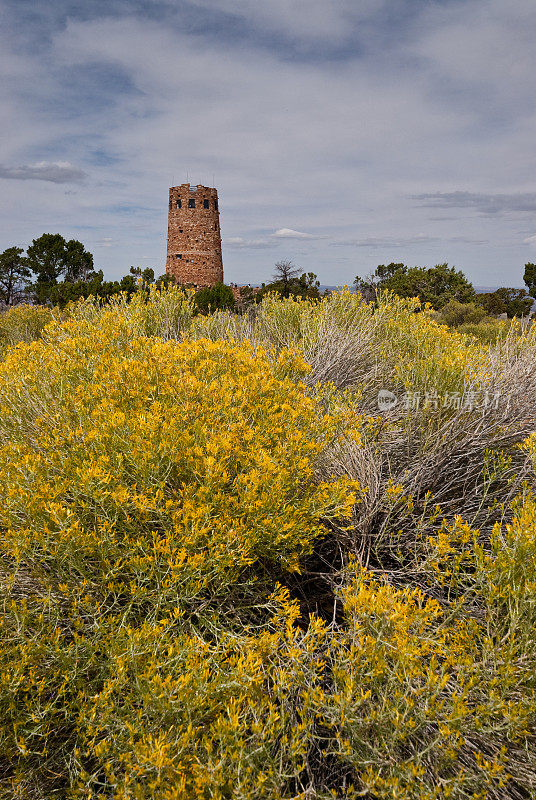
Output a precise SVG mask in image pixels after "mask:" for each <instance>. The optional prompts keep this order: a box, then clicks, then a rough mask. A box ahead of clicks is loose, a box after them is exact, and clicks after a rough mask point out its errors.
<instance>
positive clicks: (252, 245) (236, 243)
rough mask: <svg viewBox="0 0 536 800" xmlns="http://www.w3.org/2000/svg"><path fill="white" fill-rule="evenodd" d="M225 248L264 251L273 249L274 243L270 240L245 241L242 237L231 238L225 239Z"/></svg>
mask: <svg viewBox="0 0 536 800" xmlns="http://www.w3.org/2000/svg"><path fill="white" fill-rule="evenodd" d="M222 244H223V247H224V248H225V247H228V248H230V249H234V250H259V249H260V250H264V249H265V248H266V247H273V242H270V241H269V240H268V239H243V238H242V236H229V237H227V238H225V239H223V242H222Z"/></svg>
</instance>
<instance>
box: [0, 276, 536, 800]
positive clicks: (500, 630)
mask: <svg viewBox="0 0 536 800" xmlns="http://www.w3.org/2000/svg"><path fill="white" fill-rule="evenodd" d="M67 313H68V318H67V319H66V321H64V322H63V323H61V324H60V323H58V322H54V321H52V322H51V323H50V324H49V325H48V326H47V327H46V328H44V329H43V330H42V331H40V334H41V335H42V338H40V339H39V340H37V341H33V342H31V343H28V344H24V343H19V344H18V345H16V346H15V347H13V348H11V349H10V350H9V351H8V352H7V354H6V357H5V360H4V361H3V362H1V363H0V596H1V598H2V613H1V616H0V642H1V644H0V797H6V798H12V797H13V798H19V799H20V800H37V799H39V800H41V798H43V800H44V799H45V798H46V800H49V799H50V800H54V798H56V799H57V800H69V799H70V800H74V799H75V798H76V799H77V800H96V799H97V798H102V800H162V799H163V800H190V799H191V798H206V800H208V799H209V798H215V799H216V800H273V799H274V798H275V799H276V800H277V798H281V800H298V799H299V800H307V799H308V798H313V797H314V798H320V800H328V798H331V799H332V798H341V800H342V798H350V799H351V798H358V797H364V798H367V800H441V799H442V798H455V800H505V799H506V798H507V799H508V800H520V799H523V800H524V799H525V798H529V797H532V796H535V795H536V766H535V765H536V747H535V744H534V743H535V741H536V695H535V692H536V681H535V678H534V676H535V675H536V647H535V636H534V630H535V623H536V535H535V531H536V502H535V501H534V498H533V489H534V480H535V473H534V463H533V461H534V452H536V446H535V444H534V439H535V437H534V435H532V436H529V435H528V434H529V433H530V425H531V424H532V423H531V420H532V419H533V417H531V416H530V413H531V411H530V409H531V405H530V403H531V402H532V400H531V397H532V396H533V395H532V396H531V395H530V393H527V392H525V394H524V395H523V398H528V399H523V403H524V404H523V403H521V401H518V405H517V406H515V407H513V410H512V411H511V412H509V414H508V415H507V414H506V413H505V414H502V416H501V415H500V414H499V413H498V414H497V416H496V417H493V416H491V417H490V421H489V422H488V421H487V418H485V417H484V415H482V416H481V417H479V418H478V424H477V425H475V423H474V418H473V417H470V416H469V415H465V416H462V415H461V414H456V413H455V411H452V410H448V413H447V412H443V410H441V409H440V410H438V414H437V415H436V418H435V420H433V419H432V417H433V415H432V414H430V413H429V412H428V411H426V412H425V413H423V412H421V411H420V410H415V411H414V413H412V414H407V415H404V414H399V415H398V416H397V415H396V414H395V415H393V417H392V418H386V417H385V416H382V415H381V414H379V413H378V411H377V409H375V410H374V412H373V413H370V410H371V407H370V399H371V397H374V393H375V392H376V391H377V389H378V387H381V386H386V385H389V386H391V385H392V386H393V388H397V387H398V388H400V387H402V388H406V389H408V390H409V389H412V390H414V391H422V390H424V389H426V388H427V387H429V386H430V385H431V382H436V383H437V386H438V389H439V390H442V391H447V390H449V391H450V390H461V389H463V388H464V387H466V386H467V385H470V386H475V385H476V386H485V385H486V383H487V381H488V379H490V378H489V376H490V375H491V374H492V373H493V374H494V375H495V378H494V380H496V379H497V376H498V377H499V379H500V380H502V382H503V383H502V384H500V381H499V385H502V386H504V385H507V384H509V383H512V378H511V376H512V375H514V376H518V377H519V376H520V378H522V379H523V380H524V381H526V383H525V384H523V386H524V387H525V388H526V387H529V388H530V385H531V384H530V380H531V375H532V371H531V364H532V361H531V359H532V355H533V352H534V351H533V349H531V348H534V335H533V334H530V333H528V334H524V335H523V337H519V338H514V336H513V334H512V337H511V338H510V339H507V340H505V342H504V343H503V344H501V345H500V346H499V345H498V349H497V350H495V351H492V350H489V351H488V350H485V349H484V348H482V347H480V346H479V345H477V344H476V343H475V342H474V340H468V339H467V338H466V337H463V336H459V335H458V334H455V333H453V332H451V331H448V330H447V329H445V328H442V327H441V326H438V325H437V324H436V323H435V322H434V321H433V320H431V319H430V318H429V316H428V315H427V314H426V313H424V314H423V313H415V306H414V303H413V302H412V301H406V300H399V299H398V298H395V297H392V296H388V297H385V298H382V299H381V300H380V301H379V303H378V304H376V305H375V306H372V305H370V304H366V303H363V302H362V300H361V299H360V298H359V297H358V296H356V295H353V294H351V293H349V292H346V291H343V292H340V293H335V294H333V295H332V296H331V297H329V298H325V299H323V300H322V302H320V303H310V302H308V301H300V300H294V299H290V300H288V301H287V300H281V299H280V298H276V297H267V298H265V300H264V301H263V303H262V306H261V307H260V308H257V309H256V316H255V318H250V317H246V316H244V317H238V316H233V315H231V314H228V313H226V312H223V313H219V314H216V315H213V316H207V317H195V316H194V315H193V312H192V306H191V298H190V296H189V295H188V294H187V293H184V292H182V291H181V290H179V289H176V288H174V287H172V288H171V289H169V290H157V289H154V288H153V289H151V291H150V293H149V294H142V293H139V294H138V295H134V296H133V298H132V300H131V302H127V298H126V296H119V297H117V298H114V299H113V301H112V302H111V303H110V304H109V305H108V306H101V305H100V304H99V303H98V302H95V301H92V300H87V301H81V302H80V303H78V304H76V305H73V306H72V307H70V308H69V309H68V312H67ZM29 338H33V337H29ZM501 348H502V349H501ZM508 369H510V370H511V372H510V373H508ZM493 371H494V372H493ZM509 376H510V377H509ZM387 380H392V381H393V384H386V381H387ZM367 403H368V404H369V405H367ZM501 413H502V412H501ZM516 415H517V416H516ZM511 419H513V422H511ZM509 426H510V427H509ZM527 427H528V428H529V430H527ZM474 428H477V429H478V431H479V433H478V434H477V435H478V436H480V438H479V439H478V438H475V435H474V432H473V429H474ZM527 436H528V438H527ZM493 437H495V439H494V440H493V441H490V442H489V443H488V445H489V446H488V445H486V443H487V442H488V440H491V439H492V438H493ZM514 497H515V498H516V499H515V500H512V498H514ZM365 562H366V563H367V568H366V569H365V568H364V567H363V566H362V565H363V564H364V563H365Z"/></svg>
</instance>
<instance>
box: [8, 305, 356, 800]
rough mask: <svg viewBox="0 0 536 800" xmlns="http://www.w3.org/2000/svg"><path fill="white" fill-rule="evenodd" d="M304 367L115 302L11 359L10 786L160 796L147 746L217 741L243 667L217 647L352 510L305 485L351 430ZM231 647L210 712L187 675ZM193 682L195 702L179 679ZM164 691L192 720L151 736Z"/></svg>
mask: <svg viewBox="0 0 536 800" xmlns="http://www.w3.org/2000/svg"><path fill="white" fill-rule="evenodd" d="M306 369H307V368H306V365H305V364H304V362H303V361H302V360H301V359H300V358H299V357H298V356H296V355H293V354H292V353H290V352H288V351H282V352H281V353H280V354H279V356H277V357H275V358H274V359H273V360H272V359H271V358H270V355H269V353H268V352H267V351H263V350H261V349H257V350H253V348H252V347H251V346H248V345H246V344H243V345H236V344H232V343H223V342H216V343H212V342H209V341H206V340H199V341H197V342H184V343H182V344H178V343H176V342H172V341H169V342H164V341H163V340H161V339H155V338H147V337H144V336H139V335H136V330H135V326H134V325H132V321H131V320H128V319H125V318H121V316H120V315H119V314H118V313H117V310H114V311H105V312H104V313H102V315H101V317H100V319H99V320H98V321H97V322H96V323H94V324H91V325H88V324H83V323H79V322H77V321H74V320H72V321H68V322H65V323H64V324H62V325H59V324H53V325H51V326H49V328H48V329H47V331H46V334H45V338H44V339H43V340H41V341H38V342H34V343H32V344H31V345H29V346H27V347H24V348H23V347H19V348H17V349H16V350H15V351H13V352H11V353H10V354H8V356H7V359H6V361H5V362H4V363H3V364H2V366H1V368H0V409H1V414H0V441H2V442H3V443H4V444H3V445H2V447H1V449H0V492H1V496H0V528H1V529H2V532H3V540H2V544H1V557H2V565H3V574H2V591H3V597H4V600H5V606H4V624H3V627H2V629H1V632H2V636H3V646H2V667H1V670H2V694H1V700H0V707H1V715H0V716H1V719H2V726H3V741H2V753H3V758H4V763H5V764H9V769H7V773H5V774H4V788H5V790H6V791H8V792H12V793H13V795H15V794H16V793H17V792H19V794H22V795H24V793H25V792H27V793H30V795H32V794H36V793H37V794H39V793H42V792H44V793H45V794H46V795H47V796H48V797H50V796H53V795H54V793H56V794H59V795H61V794H62V792H65V791H67V788H68V787H71V790H72V791H74V789H73V787H74V786H75V785H77V786H80V787H86V788H80V791H81V792H82V793H83V792H85V791H89V787H92V790H93V791H95V792H97V791H98V788H99V786H101V787H102V786H104V784H105V785H106V786H109V787H111V786H124V787H125V789H126V787H129V786H131V785H135V784H136V783H139V782H140V781H141V784H140V785H142V786H146V790H147V791H149V789H147V787H149V786H152V787H153V789H152V790H151V792H152V791H153V790H154V791H155V792H156V791H157V788H158V787H159V786H160V784H159V782H158V780H156V777H155V775H156V773H158V772H159V771H161V770H162V769H163V767H164V762H162V764H161V766H160V767H158V763H159V762H158V758H160V756H156V750H158V749H159V748H161V757H162V758H164V754H165V753H167V752H169V748H170V747H171V749H172V750H173V752H174V753H175V748H176V747H177V746H179V747H182V745H180V742H185V741H186V740H188V741H189V742H190V744H189V745H188V747H187V748H186V750H187V751H188V752H190V754H191V752H192V751H191V747H192V741H193V740H195V738H196V737H197V736H198V735H201V733H202V730H205V729H206V730H205V734H206V736H208V735H209V734H208V728H207V725H208V727H209V728H210V726H211V725H213V726H215V727H214V732H213V734H211V735H213V736H214V737H215V739H214V745H210V742H209V741H208V740H207V744H206V747H207V748H208V747H209V746H216V744H215V743H216V742H217V737H218V736H219V735H220V734H219V733H218V732H217V731H218V730H219V728H218V725H219V726H221V731H222V732H223V730H224V729H225V726H226V725H227V724H228V719H229V717H228V714H229V713H231V710H232V707H233V700H232V697H233V694H234V692H232V693H229V691H228V690H227V689H226V688H225V687H226V686H227V685H228V683H229V681H231V680H234V679H232V672H233V670H232V664H233V663H234V660H235V658H239V656H238V654H236V655H234V654H233V653H234V650H233V647H232V645H231V644H225V640H226V638H227V637H228V636H230V635H231V636H232V632H233V630H241V629H242V628H243V626H244V625H245V624H249V625H253V627H255V625H254V623H255V620H257V624H259V623H260V622H261V621H262V619H263V607H264V606H266V605H267V604H268V607H269V605H270V604H269V600H268V596H269V594H270V593H271V592H272V591H273V588H274V581H273V579H272V580H271V581H269V582H268V589H266V588H264V589H263V583H265V582H266V580H267V578H266V575H269V574H270V570H271V571H272V572H275V573H276V574H277V573H281V572H282V571H283V572H285V571H292V570H295V569H297V568H298V564H299V559H300V558H301V557H303V556H304V555H305V554H307V553H308V552H310V551H311V549H312V547H313V544H314V542H315V540H316V539H317V538H318V537H319V535H320V534H321V533H322V531H323V526H322V524H321V521H322V520H323V519H325V518H333V519H337V518H339V517H345V516H347V515H348V514H349V512H350V509H351V507H352V503H353V501H354V492H353V487H352V484H351V482H349V481H348V480H345V479H340V480H332V481H325V482H322V481H315V479H314V468H315V462H316V460H317V459H318V457H319V456H320V454H321V453H322V451H323V450H324V449H325V448H326V447H327V446H328V445H329V444H330V443H331V442H332V441H333V439H334V438H337V437H338V436H339V435H340V426H341V423H340V422H338V421H337V420H336V419H334V418H332V417H330V416H327V415H325V414H323V413H322V412H321V410H320V408H319V407H318V405H317V403H316V402H315V401H314V400H313V399H312V398H310V397H307V396H306V394H305V393H304V387H303V385H302V384H301V383H300V381H299V378H300V375H302V374H303V373H304V372H306ZM264 616H266V612H264ZM225 621H226V622H225ZM214 637H216V638H214ZM220 637H223V639H222V644H221V645H218V644H217V642H218V639H219V638H220ZM266 641H267V646H268V644H269V643H270V641H271V640H270V638H268V639H267V640H266ZM261 645H262V643H261ZM261 645H258V647H261ZM155 648H156V649H155ZM214 648H215V649H214ZM221 648H223V650H221V652H222V655H221V659H223V661H222V666H221V677H218V675H217V674H216V675H215V676H214V681H209V683H207V685H206V687H205V690H206V691H207V692H208V695H207V701H206V705H205V706H203V704H202V703H201V701H200V700H199V699H195V695H196V690H195V689H194V686H195V681H201V682H202V683H203V681H205V679H208V673H207V671H206V670H207V668H208V662H207V661H206V660H205V659H208V658H211V657H212V656H211V654H214V659H215V662H214V663H215V665H216V664H217V659H218V652H219V651H220V649H221ZM149 652H153V653H154V657H153V656H150V657H149ZM203 654H204V655H203ZM251 658H253V663H256V661H257V659H258V658H259V656H256V655H252V656H251ZM125 659H126V660H125ZM170 659H171V661H172V662H173V663H174V664H175V667H174V676H175V677H174V679H173V680H176V684H175V688H173V687H172V685H171V683H169V680H170V677H169V676H168V677H166V674H165V670H164V665H165V664H167V663H168V662H169V660H170ZM196 659H199V661H198V667H195V668H194V666H193V662H194V661H195V660H196ZM158 665H161V667H159V666H158ZM215 668H216V667H215ZM125 669H126V673H123V670H125ZM146 670H148V672H146ZM162 670H164V671H162ZM191 670H193V674H192V675H191V676H190V677H188V675H189V673H190V671H191ZM244 670H245V675H244V681H246V683H248V682H250V681H252V680H253V681H255V678H254V675H253V674H251V675H249V674H248V670H247V669H246V667H244ZM217 672H218V670H217ZM144 674H146V677H144ZM158 674H159V675H160V677H161V679H162V680H164V684H162V687H161V689H158V690H157V689H156V684H154V685H153V683H154V681H158V680H159V679H158ZM126 675H128V676H129V677H128V678H126ZM134 675H137V677H136V678H134ZM196 675H197V677H195V676H196ZM151 676H152V677H151ZM125 678H126V679H127V684H130V680H131V679H133V680H134V684H132V685H130V688H127V686H126V684H124V680H125ZM192 680H193V683H192V684H191V685H192V690H191V691H192V695H191V702H192V703H193V704H194V705H193V706H192V707H191V708H188V702H189V701H187V700H186V697H185V696H184V697H182V698H181V697H180V696H179V695H180V688H179V687H180V686H181V685H182V686H184V688H185V690H186V687H187V686H188V684H189V683H190V682H191V681H192ZM146 681H149V683H150V684H151V687H148V685H147V684H146ZM164 687H167V688H164ZM168 689H170V690H171V692H172V694H173V692H179V695H177V702H178V703H179V705H180V706H183V704H184V703H185V702H186V707H185V715H184V717H180V715H179V717H180V719H182V722H180V720H179V717H177V716H176V715H173V714H172V715H171V717H170V718H169V719H170V724H172V725H173V726H174V730H175V732H174V733H173V734H172V733H170V731H168V733H165V732H164V730H163V729H161V725H162V724H164V722H163V719H162V718H160V716H159V713H160V712H156V710H155V713H156V714H157V717H159V719H158V720H157V719H156V718H155V719H154V720H153V722H152V723H150V724H149V726H148V728H147V734H146V736H145V734H144V733H143V732H142V728H143V726H141V727H140V724H139V719H138V714H139V712H140V711H141V709H143V708H144V706H145V705H146V703H149V704H152V703H154V702H157V695H158V694H159V693H161V692H163V691H164V692H168ZM205 690H203V691H205ZM252 690H253V687H251V689H250V690H248V691H252ZM131 692H132V693H131ZM154 692H156V694H154ZM222 692H223V694H222ZM149 696H150V699H149ZM114 697H117V702H119V703H120V704H124V709H123V712H122V719H123V723H122V727H121V732H120V731H119V730H118V729H117V724H118V722H117V721H115V722H114V721H113V719H115V717H114V715H112V717H110V720H111V721H110V722H109V723H108V722H107V717H106V715H105V716H104V717H102V718H101V713H102V712H101V710H100V709H101V706H102V708H104V707H107V708H108V711H109V712H111V706H110V703H112V704H113V703H115V700H113V698H114ZM218 697H220V700H218ZM224 698H226V699H224ZM95 702H97V705H96V706H95ZM222 702H223V705H222ZM194 706H195V708H197V711H196V710H195V708H194ZM177 708H178V707H177ZM141 713H142V715H143V714H144V713H145V712H141ZM147 713H148V714H149V715H150V716H152V713H153V712H149V711H147ZM192 713H193V714H194V715H197V717H196V718H197V720H198V723H195V720H194V717H191V714H192ZM275 713H276V712H275V710H274V714H275ZM164 716H166V714H164ZM99 719H100V720H101V721H100V722H99ZM137 719H138V723H137V724H136V722H135V721H136V720H137ZM172 719H173V720H175V722H173V723H171V720H172ZM218 720H219V722H218ZM226 720H227V722H226ZM133 723H134V724H135V727H136V725H137V728H138V730H135V729H134V728H132V729H131V733H130V734H128V730H129V729H130V726H131V725H132V724H133ZM192 724H193V725H194V728H196V725H197V724H198V725H199V726H201V727H200V730H199V732H198V733H195V732H194V731H193V729H192V730H191V725H192ZM196 730H197V729H196ZM205 734H203V735H205ZM221 735H223V733H222V734H221ZM170 736H171V739H170V738H169V737H170ZM110 737H111V738H110ZM125 737H126V738H125ZM129 737H130V738H129ZM113 741H115V744H113V743H112V742H113ZM155 747H156V750H155ZM110 748H111V749H110ZM162 748H163V749H162ZM126 753H128V754H129V755H128V758H127V755H126ZM143 753H145V755H143ZM131 758H135V759H136V761H137V764H138V766H137V767H135V768H134V767H133V764H134V762H131ZM185 758H186V756H185ZM190 758H193V756H192V755H190V756H188V758H187V759H186V761H184V764H183V768H181V769H183V772H184V775H185V776H186V775H188V770H189V768H190V766H189V765H190V761H189V759H190ZM155 759H156V761H155ZM173 759H174V766H173V776H174V777H173V781H175V780H179V778H178V777H177V776H178V774H179V773H178V772H177V771H176V769H175V766H176V763H175V762H176V761H177V759H176V754H175V755H174V756H173ZM164 760H165V758H164ZM142 763H143V764H145V766H141V765H142ZM177 763H178V762H177ZM151 765H152V766H151ZM131 767H132V768H131ZM154 770H156V773H154ZM179 772H180V769H179ZM153 773H154V774H153ZM151 776H152V777H151ZM194 776H195V772H194ZM153 778H154V780H156V783H154V784H153ZM163 780H164V779H163ZM221 780H222V781H223V780H224V777H223V776H222V778H221ZM225 780H227V778H225ZM147 781H148V783H147ZM187 783H188V786H189V787H190V788H189V789H188V791H186V790H185V794H184V796H185V797H187V796H191V794H189V792H191V791H192V784H191V782H190V778H188V782H187ZM179 784H180V781H179ZM163 785H164V786H166V785H167V783H166V781H164V783H163ZM200 785H201V784H200ZM139 791H142V790H141V789H140V790H139ZM144 791H145V790H144ZM149 796H151V794H150V795H149Z"/></svg>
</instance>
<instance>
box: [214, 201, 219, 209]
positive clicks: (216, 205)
mask: <svg viewBox="0 0 536 800" xmlns="http://www.w3.org/2000/svg"><path fill="white" fill-rule="evenodd" d="M217 210H218V201H217V200H214V211H217Z"/></svg>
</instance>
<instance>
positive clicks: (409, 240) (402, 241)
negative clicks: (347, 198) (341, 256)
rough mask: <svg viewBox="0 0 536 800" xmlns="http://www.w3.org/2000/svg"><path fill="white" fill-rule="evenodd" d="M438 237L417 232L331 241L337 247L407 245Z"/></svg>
mask: <svg viewBox="0 0 536 800" xmlns="http://www.w3.org/2000/svg"><path fill="white" fill-rule="evenodd" d="M437 241H439V237H437V236H426V235H425V234H422V233H421V234H417V235H416V236H406V237H395V236H367V237H364V238H363V239H349V240H343V241H340V242H333V244H334V245H335V246H337V247H342V246H344V247H371V248H376V247H408V246H409V245H415V244H427V243H429V242H437Z"/></svg>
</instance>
